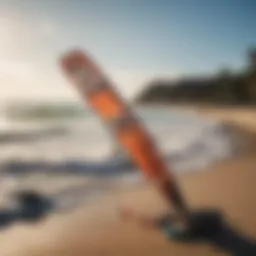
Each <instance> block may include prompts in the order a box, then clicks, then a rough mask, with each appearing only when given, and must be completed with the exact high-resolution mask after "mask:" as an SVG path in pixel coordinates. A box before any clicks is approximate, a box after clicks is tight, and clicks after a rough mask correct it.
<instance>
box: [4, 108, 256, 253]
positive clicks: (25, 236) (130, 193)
mask: <svg viewBox="0 0 256 256" xmlns="http://www.w3.org/2000/svg"><path fill="white" fill-rule="evenodd" d="M169 107H170V106H169ZM192 108H193V107H191V108H189V109H187V110H186V108H185V107H184V108H183V110H181V111H190V110H191V109H192ZM180 109H181V108H180ZM211 111H212V113H213V116H214V118H216V117H217V116H218V115H219V117H220V118H221V119H222V120H223V121H224V122H227V123H229V124H232V125H235V124H236V123H239V122H240V125H238V126H236V125H235V127H238V129H239V130H240V129H242V130H243V131H244V133H245V136H248V138H247V141H248V146H249V147H248V151H247V152H245V153H244V154H243V155H240V156H236V157H233V158H231V159H227V160H225V161H223V162H221V163H218V164H216V165H213V166H211V167H207V168H206V169H205V170H204V171H199V172H192V173H184V174H180V175H177V180H178V183H179V184H180V186H181V189H182V191H183V193H184V196H185V198H186V199H187V200H188V201H189V204H190V206H191V207H192V208H193V209H198V208H205V207H206V208H214V209H218V210H220V211H221V212H223V213H224V217H225V218H226V219H227V221H228V223H230V225H231V226H232V227H233V228H235V229H237V230H239V231H241V232H242V233H243V234H246V235H248V236H250V237H254V238H255V237H256V226H255V225H254V223H256V207H254V204H255V199H254V194H255V178H256V173H255V169H256V160H255V159H256V150H255V144H256V143H254V142H255V139H256V129H255V130H254V129H253V127H254V126H253V125H251V124H250V125H249V127H248V121H245V122H244V123H243V121H244V120H245V119H246V118H240V117H239V115H238V114H237V113H236V115H235V114H234V112H233V110H231V112H230V114H231V115H230V117H229V118H228V119H227V120H226V119H225V115H224V114H223V113H224V112H222V111H220V110H219V109H217V110H215V111H213V110H211ZM211 111H210V110H208V112H207V113H206V110H205V111H204V112H205V113H203V115H205V116H208V117H211V113H210V112H211ZM218 111H220V112H218ZM225 111H227V110H225ZM240 113H241V112H240ZM255 113H256V111H255ZM198 114H199V115H201V113H200V111H199V112H198ZM226 115H227V113H226ZM231 117H232V118H231ZM231 119H232V120H233V121H232V120H231ZM235 119H236V120H235ZM246 120H247V119H246ZM252 122H253V120H252ZM255 122H256V120H255ZM123 205H126V206H130V207H132V208H135V209H137V210H138V211H139V212H142V213H144V214H146V215H149V216H156V215H159V214H162V213H164V212H166V211H167V207H166V205H165V204H164V203H163V202H162V200H161V198H160V197H159V195H158V194H157V193H156V191H155V190H154V188H153V187H152V186H151V185H150V184H147V183H143V184H141V185H139V186H136V187H132V188H125V189H120V190H116V191H112V192H111V193H108V194H106V195H105V196H103V197H102V198H101V199H99V200H97V202H95V203H93V204H90V205H88V206H83V207H81V208H79V209H76V210H74V212H71V213H68V214H64V215H59V214H54V215H52V216H49V218H47V219H45V220H43V221H42V222H41V223H38V224H35V225H27V224H26V225H18V226H16V227H12V228H10V229H9V230H5V231H2V232H1V233H0V242H1V245H2V246H1V248H0V254H1V256H2V255H3V256H27V255H30V256H68V255H70V256H71V255H77V256H80V255H81V256H82V255H92V256H94V255H113V256H119V255H124V256H125V255H149V256H151V255H152V256H155V255H163V256H165V255H166V256H167V255H181V256H211V255H213V256H215V255H216V256H217V255H227V254H225V253H224V252H221V251H220V250H219V249H216V248H213V247H212V246H210V245H208V244H204V243H199V244H190V245H189V244H182V243H181V244H179V243H174V242H168V241H166V239H164V237H163V236H162V235H161V233H160V232H158V231H154V230H152V231H147V230H146V231H145V230H143V229H141V228H139V227H138V226H137V225H136V224H135V223H128V222H123V221H121V220H120V218H119V215H118V209H119V208H120V207H121V206H123ZM13 243H15V247H14V246H12V244H13ZM245 256H246V255H245Z"/></svg>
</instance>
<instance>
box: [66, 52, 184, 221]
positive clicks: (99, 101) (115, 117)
mask: <svg viewBox="0 0 256 256" xmlns="http://www.w3.org/2000/svg"><path fill="white" fill-rule="evenodd" d="M61 66H62V69H63V71H64V73H65V75H66V76H67V78H68V79H69V80H70V81H71V82H72V84H73V85H74V86H75V88H76V89H77V90H78V91H79V93H80V95H81V97H82V99H83V100H84V101H86V102H88V103H89V105H90V106H91V108H92V109H93V110H94V111H95V113H96V114H97V115H98V116H99V117H100V118H101V119H102V120H103V121H104V122H105V124H106V125H107V126H108V128H109V129H110V131H111V132H112V134H113V135H114V137H115V138H116V140H117V141H118V143H119V144H120V145H121V147H123V148H124V149H125V151H126V152H127V153H128V155H129V156H130V157H131V159H132V160H133V162H134V163H135V165H137V166H138V168H139V169H140V170H141V171H142V172H143V174H144V175H145V176H146V177H147V178H148V179H149V180H150V182H152V183H153V184H154V185H155V186H156V187H157V188H158V190H159V191H160V193H161V195H162V196H163V197H164V198H165V199H167V201H168V203H170V204H171V205H172V206H173V208H174V209H175V210H176V211H177V213H178V214H179V216H180V217H181V218H184V219H186V215H187V208H186V205H185V203H184V201H183V198H182V197H181V194H180V192H179V190H178V187H177V185H176V182H175V180H174V177H173V176H172V175H171V173H170V172H169V170H168V168H167V166H166V165H165V163H164V161H163V160H162V158H161V156H160V154H159V152H158V150H157V149H156V147H155V144H154V143H153V140H152V138H150V136H149V134H148V133H147V131H146V129H145V128H144V127H143V125H142V123H141V122H139V120H138V118H136V117H135V115H134V114H133V113H132V112H131V109H130V108H129V107H128V106H127V105H126V104H125V103H124V100H123V99H122V98H121V96H120V94H119V93H117V91H116V90H114V88H113V86H112V84H111V82H110V81H109V80H108V79H107V78H106V76H105V75H104V74H103V73H102V71H101V69H100V68H99V67H98V65H96V64H95V63H94V62H93V61H92V59H91V58H89V56H88V55H86V54H85V53H83V52H82V51H80V50H74V51H71V52H69V53H67V54H66V55H65V56H64V57H63V58H62V60H61Z"/></svg>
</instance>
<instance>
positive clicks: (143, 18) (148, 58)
mask: <svg viewBox="0 0 256 256" xmlns="http://www.w3.org/2000/svg"><path fill="white" fill-rule="evenodd" d="M255 13H256V2H255V1H254V0H252V1H249V0H200V1H199V0H175V1H174V0H147V1H146V0H80V1H79V0H0V99H1V101H5V100H10V99H23V98H24V99H31V98H32V99H47V100H53V101H58V100H76V99H77V94H76V92H75V91H74V90H73V89H72V87H71V86H70V85H69V84H68V82H67V81H66V80H65V78H64V77H63V76H62V73H61V71H60V69H59V65H58V61H59V59H60V57H61V55H62V54H63V53H65V52H67V51H68V50H70V49H73V48H80V49H83V50H85V51H86V52H89V53H90V55H91V56H92V57H93V58H94V60H95V61H96V62H97V63H98V64H99V65H100V67H101V68H102V69H103V70H104V72H105V73H106V74H107V75H108V76H109V77H110V79H111V80H112V81H113V82H114V84H115V85H116V86H117V87H118V89H119V91H120V92H121V93H122V94H123V95H124V96H125V97H127V98H131V97H133V96H134V95H136V93H138V92H140V91H141V90H142V89H143V88H144V86H145V85H146V84H147V82H148V81H150V80H151V79H153V78H157V77H164V78H170V79H176V78H178V77H180V76H182V75H187V76H190V75H199V74H210V73H214V72H217V71H218V70H219V69H221V68H223V67H229V68H233V69H239V68H241V67H243V65H244V64H245V61H246V59H245V58H246V50H247V49H248V47H251V46H256V29H255V27H256V15H255Z"/></svg>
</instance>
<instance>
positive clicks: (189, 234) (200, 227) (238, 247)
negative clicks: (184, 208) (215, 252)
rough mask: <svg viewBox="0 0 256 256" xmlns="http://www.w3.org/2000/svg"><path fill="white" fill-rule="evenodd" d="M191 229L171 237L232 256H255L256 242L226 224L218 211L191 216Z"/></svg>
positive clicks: (199, 212) (202, 212)
mask: <svg viewBox="0 0 256 256" xmlns="http://www.w3.org/2000/svg"><path fill="white" fill-rule="evenodd" d="M190 223H191V224H190V228H189V230H186V231H185V232H183V233H180V234H178V235H175V236H171V237H169V238H170V239H174V240H177V241H179V242H186V243H196V242H205V243H208V244H210V245H212V246H213V247H215V248H216V247H217V248H219V249H221V250H223V251H225V252H226V253H228V254H229V255H232V256H255V255H256V240H255V239H252V238H249V237H247V236H245V235H244V234H242V233H241V232H240V231H238V230H236V229H235V228H232V227H231V226H230V225H228V224H227V223H226V222H224V220H223V217H222V215H221V214H220V213H219V212H218V211H198V212H195V213H193V214H191V216H190Z"/></svg>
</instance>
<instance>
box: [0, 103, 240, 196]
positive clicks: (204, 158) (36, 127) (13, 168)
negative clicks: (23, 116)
mask: <svg viewBox="0 0 256 256" xmlns="http://www.w3.org/2000/svg"><path fill="white" fill-rule="evenodd" d="M134 112H135V113H136V114H137V116H138V118H139V119H141V121H142V123H143V124H144V126H145V127H146V128H147V129H148V131H149V133H150V134H151V136H152V138H153V139H154V140H155V142H156V145H157V147H158V149H159V150H160V152H161V154H162V156H163V158H164V159H165V161H166V163H167V165H168V166H169V167H170V170H172V171H173V172H174V173H176V174H177V175H179V174H180V173H184V172H193V171H204V170H205V169H206V168H205V167H207V166H209V165H211V164H214V163H217V162H220V161H222V160H224V159H227V158H229V157H231V156H233V155H234V154H236V153H237V152H238V151H239V138H238V137H237V136H236V134H235V133H234V132H233V131H232V129H231V128H230V127H228V126H226V125H224V124H222V123H221V122H219V121H218V120H215V119H203V118H202V117H200V116H198V115H196V114H185V113H183V112H180V111H178V110H172V109H170V108H159V107H141V108H136V109H134ZM117 149H118V147H117V145H116V144H115V143H114V142H113V139H112V138H111V136H110V135H109V134H108V132H107V130H106V129H105V127H104V125H103V124H102V123H101V121H100V120H99V119H98V118H97V117H96V116H95V115H93V114H92V113H91V112H89V111H88V113H86V115H84V117H83V118H81V117H79V118H72V119H70V120H65V121H51V122H50V121H47V122H43V121H40V122H35V121H33V122H32V121H31V122H28V121H27V122H17V121H12V120H6V119H4V117H2V119H0V160H1V162H0V174H1V175H2V177H1V181H2V184H1V188H0V196H1V198H0V201H1V200H3V201H6V198H8V195H9V194H10V191H15V190H22V189H34V190H39V191H41V192H42V193H46V194H48V195H50V194H51V193H55V192H56V191H58V190H63V189H69V188H76V187H80V188H81V187H82V188H83V189H84V191H86V193H85V192H83V196H84V197H85V198H87V199H89V198H90V199H91V198H94V197H95V195H97V197H99V196H100V195H102V194H104V193H107V192H108V191H111V189H112V188H116V187H125V186H132V185H135V184H138V182H142V181H143V178H142V176H141V175H140V173H139V172H138V171H137V170H136V167H134V166H133V164H132V163H131V162H130V160H129V157H127V156H126V155H125V154H124V153H123V152H122V151H121V150H120V151H117ZM116 151H117V152H118V153H117V154H116ZM79 191H80V190H79Z"/></svg>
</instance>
